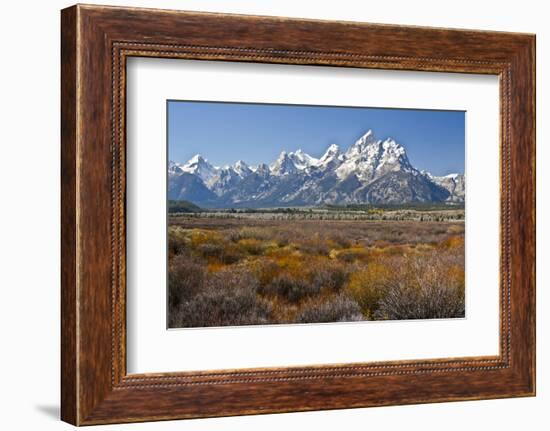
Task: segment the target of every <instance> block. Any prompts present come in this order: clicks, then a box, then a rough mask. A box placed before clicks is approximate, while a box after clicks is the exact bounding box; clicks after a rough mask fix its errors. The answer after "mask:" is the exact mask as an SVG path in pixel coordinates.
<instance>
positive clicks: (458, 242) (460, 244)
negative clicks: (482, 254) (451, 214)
mask: <svg viewBox="0 0 550 431" xmlns="http://www.w3.org/2000/svg"><path fill="white" fill-rule="evenodd" d="M441 245H442V246H443V247H445V248H455V249H456V248H461V249H463V248H464V237H463V236H458V235H455V236H450V237H449V238H447V239H446V240H445V241H443V242H442V243H441Z"/></svg>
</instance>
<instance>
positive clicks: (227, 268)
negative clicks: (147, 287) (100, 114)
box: [167, 101, 466, 328]
mask: <svg viewBox="0 0 550 431" xmlns="http://www.w3.org/2000/svg"><path fill="white" fill-rule="evenodd" d="M167 106H168V128H167V130H168V163H167V171H168V172H167V201H168V202H167V210H168V327H169V328H185V327H219V326H241V325H265V324H304V323H332V322H356V321H370V320H406V319H450V318H463V317H465V274H464V220H465V206H464V203H465V192H466V180H465V175H464V163H465V162H464V154H465V113H464V112H463V111H439V110H416V109H386V108H358V107H333V106H307V105H278V104H253V103H224V102H190V101H169V102H168V104H167Z"/></svg>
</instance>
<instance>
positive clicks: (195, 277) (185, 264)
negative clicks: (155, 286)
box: [168, 255, 206, 307]
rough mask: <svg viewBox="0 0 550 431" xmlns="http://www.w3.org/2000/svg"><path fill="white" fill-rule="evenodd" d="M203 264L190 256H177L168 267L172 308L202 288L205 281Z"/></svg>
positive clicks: (169, 299) (169, 298)
mask: <svg viewBox="0 0 550 431" xmlns="http://www.w3.org/2000/svg"><path fill="white" fill-rule="evenodd" d="M205 275H206V273H205V266H204V263H203V262H200V261H197V260H196V259H192V258H190V257H189V256H184V255H176V256H175V257H174V258H173V259H171V261H170V263H169V265H168V302H169V305H170V307H176V306H178V305H179V304H180V303H182V302H184V301H186V300H188V299H189V298H191V297H193V296H194V295H196V294H197V293H198V292H199V291H200V290H201V289H202V288H203V284H204V279H205Z"/></svg>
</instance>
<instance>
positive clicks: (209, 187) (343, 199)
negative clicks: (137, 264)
mask: <svg viewBox="0 0 550 431" xmlns="http://www.w3.org/2000/svg"><path fill="white" fill-rule="evenodd" d="M464 197H465V176H464V174H460V173H454V174H449V175H445V176H435V175H432V174H430V173H429V172H427V171H420V170H418V169H416V168H415V167H413V166H412V164H411V163H410V161H409V159H408V156H407V152H406V149H405V147H404V146H403V145H401V144H399V143H398V142H396V141H395V140H394V139H392V138H386V139H384V140H381V139H377V138H376V137H375V136H374V133H373V131H372V130H371V129H369V130H368V131H367V132H366V133H364V134H363V135H362V136H361V137H360V138H359V139H357V140H356V141H355V142H354V143H353V144H352V145H351V146H350V147H349V148H348V149H347V150H346V151H342V150H341V149H340V147H339V146H338V145H336V144H332V145H330V146H329V147H328V148H327V149H326V151H325V153H324V154H323V155H322V156H321V157H319V158H316V157H313V156H311V155H309V154H307V153H305V152H304V151H303V150H301V149H298V150H295V151H290V152H288V151H286V150H285V151H281V153H280V154H279V156H278V157H277V159H276V160H275V161H273V162H272V163H270V164H269V165H268V164H266V163H261V164H259V165H257V166H254V167H253V166H249V165H248V164H246V163H245V162H244V161H242V160H238V161H237V162H235V163H234V164H233V165H226V166H223V167H216V166H214V165H212V164H211V163H209V162H208V160H207V159H205V158H204V157H203V156H202V155H200V154H197V155H195V156H193V157H192V158H191V159H189V160H188V161H187V162H186V163H177V162H174V161H169V163H168V199H171V200H178V199H183V200H189V201H191V202H193V203H195V204H198V205H201V206H204V207H219V208H230V207H273V206H312V205H324V204H332V205H334V204H336V205H340V204H384V203H386V204H406V203H421V202H449V203H460V202H464Z"/></svg>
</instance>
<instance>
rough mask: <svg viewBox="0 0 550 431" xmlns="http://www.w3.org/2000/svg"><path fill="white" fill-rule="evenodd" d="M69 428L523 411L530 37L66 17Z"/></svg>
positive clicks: (65, 402)
mask: <svg viewBox="0 0 550 431" xmlns="http://www.w3.org/2000/svg"><path fill="white" fill-rule="evenodd" d="M61 30H62V35H61V43H62V95H61V101H62V104H61V105H62V154H61V158H62V328H61V329H62V346H61V349H62V400H61V401H62V404H61V405H62V412H61V413H62V419H63V420H65V421H67V422H70V423H72V424H75V425H91V424H102V423H117V422H137V421H149V420H166V419H179V418H195V417H211V416H227V415H239V414H256V413H273V412H288V411H307V410H321V409H336V408H353V407H367V406H381V405H395V404H412V403H425V402H441V401H452V400H473V399H490V398H502V397H515V396H532V395H534V394H535V172H534V169H535V165H534V163H535V162H534V160H535V141H534V139H535V135H534V130H535V112H534V100H535V79H534V70H535V67H534V66H535V54H534V52H535V51H534V47H535V38H534V36H533V35H528V34H512V33H499V32H484V31H469V30H468V31H466V30H449V29H433V28H422V27H402V26H388V25H376V24H364V23H349V22H329V21H313V20H296V19H286V18H274V17H253V16H240V15H220V14H210V13H208V14H207V13H196V12H192V13H191V12H179V11H165V10H149V9H133V8H119V7H103V6H91V5H89V6H82V5H78V6H73V7H71V8H68V9H65V10H63V11H62V29H61Z"/></svg>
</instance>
